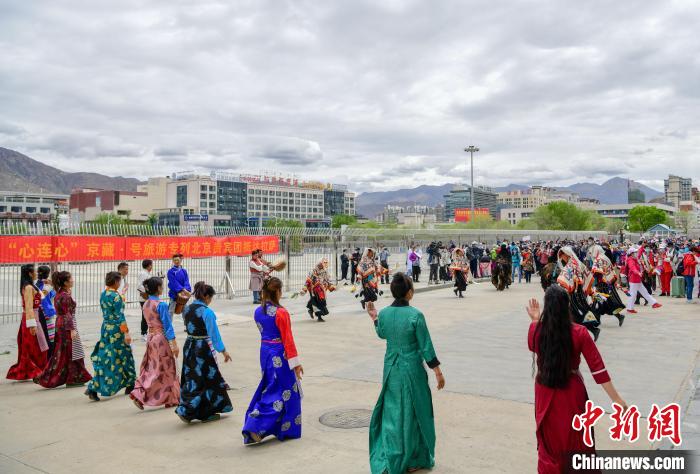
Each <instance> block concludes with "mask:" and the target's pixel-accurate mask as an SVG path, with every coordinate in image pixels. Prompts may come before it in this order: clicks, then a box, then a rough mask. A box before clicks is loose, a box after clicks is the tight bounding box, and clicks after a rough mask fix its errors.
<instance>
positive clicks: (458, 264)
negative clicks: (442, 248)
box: [450, 247, 470, 298]
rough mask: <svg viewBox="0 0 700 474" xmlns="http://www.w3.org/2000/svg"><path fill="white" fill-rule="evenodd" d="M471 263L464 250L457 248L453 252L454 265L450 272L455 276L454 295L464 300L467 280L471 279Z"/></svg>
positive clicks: (451, 266)
mask: <svg viewBox="0 0 700 474" xmlns="http://www.w3.org/2000/svg"><path fill="white" fill-rule="evenodd" d="M469 269H470V267H469V261H468V260H467V258H466V257H465V255H464V250H462V249H461V248H459V247H457V248H455V249H454V251H453V252H452V264H451V265H450V271H451V272H452V274H453V275H454V280H455V284H454V290H453V291H454V293H455V296H458V297H459V298H464V295H462V293H463V292H464V291H466V290H467V279H468V278H469Z"/></svg>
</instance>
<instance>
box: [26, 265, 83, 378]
mask: <svg viewBox="0 0 700 474" xmlns="http://www.w3.org/2000/svg"><path fill="white" fill-rule="evenodd" d="M52 280H53V281H52V286H53V288H54V290H56V297H55V299H54V305H55V308H56V331H55V333H54V351H53V354H51V358H50V359H49V362H48V364H47V365H46V368H45V369H44V372H43V373H42V374H41V375H39V376H38V377H36V378H35V379H34V383H37V384H39V385H41V386H42V387H44V388H55V387H59V386H61V385H66V386H68V387H75V386H81V385H85V383H87V382H89V381H90V380H92V375H90V373H89V372H88V371H87V369H86V368H85V360H84V359H85V352H84V351H83V343H82V342H81V340H80V334H79V333H78V325H77V323H76V321H75V306H76V305H75V300H74V299H73V296H72V294H71V289H72V288H73V284H74V282H73V277H72V275H71V274H70V273H69V272H54V273H53V275H52Z"/></svg>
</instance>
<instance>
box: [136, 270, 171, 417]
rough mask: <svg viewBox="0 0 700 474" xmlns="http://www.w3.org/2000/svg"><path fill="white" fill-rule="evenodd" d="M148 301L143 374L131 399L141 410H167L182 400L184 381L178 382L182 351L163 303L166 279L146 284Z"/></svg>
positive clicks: (144, 312) (141, 373)
mask: <svg viewBox="0 0 700 474" xmlns="http://www.w3.org/2000/svg"><path fill="white" fill-rule="evenodd" d="M143 287H144V289H145V290H146V294H147V295H148V299H147V300H146V303H145V304H144V305H143V316H144V317H145V318H146V324H148V338H147V342H146V353H145V354H144V356H143V360H142V361H141V371H140V374H139V377H138V379H136V383H135V384H134V390H132V391H131V393H130V394H129V397H131V400H132V401H133V402H134V405H136V406H137V407H138V409H139V410H143V407H144V405H146V406H150V407H157V406H162V405H165V408H172V407H175V406H177V404H178V402H179V400H180V382H179V381H178V380H177V369H176V366H175V364H177V356H178V354H179V353H180V349H179V348H178V347H177V341H176V340H175V330H174V329H173V324H172V322H171V321H170V314H169V312H168V303H166V302H165V301H161V300H160V295H162V294H163V280H162V279H160V278H158V277H152V278H149V279H148V280H146V281H144V282H143Z"/></svg>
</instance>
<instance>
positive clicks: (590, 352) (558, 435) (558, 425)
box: [527, 285, 627, 474]
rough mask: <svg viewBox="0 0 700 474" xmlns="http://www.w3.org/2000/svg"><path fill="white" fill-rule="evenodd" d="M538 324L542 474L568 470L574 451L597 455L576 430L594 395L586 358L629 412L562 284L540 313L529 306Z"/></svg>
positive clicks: (534, 327) (533, 345)
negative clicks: (572, 310) (586, 374)
mask: <svg viewBox="0 0 700 474" xmlns="http://www.w3.org/2000/svg"><path fill="white" fill-rule="evenodd" d="M527 312H528V315H529V316H530V319H531V320H532V323H531V324H530V330H529V333H528V340H527V342H528V348H529V349H530V351H532V352H533V370H534V369H535V367H537V375H536V377H535V421H536V423H537V432H536V435H537V456H538V463H537V472H539V473H540V474H543V473H547V474H549V473H560V472H567V469H568V468H567V466H568V465H569V454H570V453H571V452H574V451H575V452H588V453H595V446H593V447H588V446H586V445H585V444H584V442H583V433H582V432H580V431H576V430H574V429H573V428H572V426H571V422H572V419H573V418H574V416H575V415H578V414H581V413H583V412H585V411H586V401H587V400H588V393H587V392H586V386H585V385H584V383H583V377H582V376H581V373H580V372H579V370H578V367H579V364H580V363H581V354H583V357H584V358H585V359H586V363H587V364H588V368H589V369H590V370H591V375H593V379H594V380H595V381H596V383H599V384H602V386H603V389H604V390H605V392H606V393H607V394H608V396H609V397H610V399H611V400H612V401H613V402H615V403H618V404H619V405H621V406H622V407H623V408H624V410H625V411H626V410H627V404H626V403H625V401H624V400H623V399H622V398H621V397H620V395H619V394H618V393H617V391H616V390H615V387H614V386H613V384H612V382H611V381H610V376H609V375H608V372H607V370H606V369H605V365H604V364H603V359H602V358H601V357H600V353H599V352H598V348H597V347H596V345H595V342H594V341H593V339H592V337H591V336H590V335H589V334H588V331H587V330H586V328H585V327H583V326H581V325H579V324H574V323H573V321H572V316H571V313H570V309H569V295H568V294H567V292H566V290H565V289H564V288H562V287H560V286H558V285H552V286H550V287H549V288H548V289H547V291H546V293H545V295H544V308H543V311H542V313H541V314H540V305H539V303H538V302H537V300H535V299H532V300H530V304H529V306H528V308H527Z"/></svg>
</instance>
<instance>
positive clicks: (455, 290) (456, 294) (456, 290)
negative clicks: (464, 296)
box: [452, 288, 459, 296]
mask: <svg viewBox="0 0 700 474" xmlns="http://www.w3.org/2000/svg"><path fill="white" fill-rule="evenodd" d="M452 291H454V292H455V296H458V293H459V290H458V289H457V288H455V289H454V290H452Z"/></svg>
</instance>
